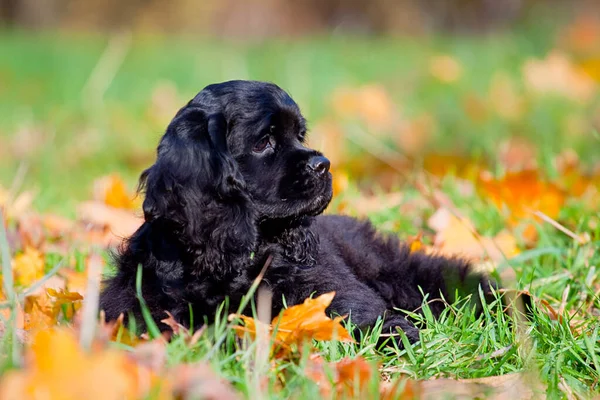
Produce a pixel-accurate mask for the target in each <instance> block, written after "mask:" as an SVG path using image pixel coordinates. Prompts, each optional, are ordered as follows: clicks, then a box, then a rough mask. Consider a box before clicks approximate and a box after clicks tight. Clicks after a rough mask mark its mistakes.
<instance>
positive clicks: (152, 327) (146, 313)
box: [135, 264, 161, 339]
mask: <svg viewBox="0 0 600 400" xmlns="http://www.w3.org/2000/svg"><path fill="white" fill-rule="evenodd" d="M135 290H136V297H137V299H138V301H139V302H140V308H141V309H142V316H143V317H144V322H145V323H146V327H147V328H148V333H149V334H150V337H151V338H152V339H155V338H157V337H160V336H161V334H160V329H158V326H157V325H156V322H154V318H152V314H151V313H150V310H149V309H148V305H147V304H146V300H144V297H143V296H142V265H141V264H140V265H138V269H137V274H136V277H135Z"/></svg>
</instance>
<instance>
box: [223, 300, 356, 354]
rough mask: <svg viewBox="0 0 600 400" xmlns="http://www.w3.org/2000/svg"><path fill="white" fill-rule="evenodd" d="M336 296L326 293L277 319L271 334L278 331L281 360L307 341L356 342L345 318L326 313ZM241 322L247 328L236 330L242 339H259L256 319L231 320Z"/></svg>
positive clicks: (233, 316) (289, 310)
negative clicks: (342, 322)
mask: <svg viewBox="0 0 600 400" xmlns="http://www.w3.org/2000/svg"><path fill="white" fill-rule="evenodd" d="M334 296H335V292H330V293H325V294H322V295H321V296H319V297H317V298H315V299H310V298H309V299H306V300H305V301H304V303H302V304H299V305H296V306H292V307H290V308H288V309H286V310H284V311H283V313H282V314H281V315H280V316H277V317H275V318H273V321H272V322H271V325H270V326H269V327H268V330H267V331H268V332H273V331H274V330H275V338H274V346H275V349H274V350H277V351H279V350H281V353H280V354H276V355H277V356H281V357H283V356H285V355H287V354H288V353H289V352H290V351H293V350H294V349H293V346H301V345H302V344H303V343H305V342H306V341H307V340H312V339H314V340H339V341H341V342H354V339H352V337H351V336H350V334H349V333H348V331H347V330H346V329H345V328H344V327H343V326H342V325H341V321H342V320H343V319H344V317H336V318H334V319H331V318H329V317H328V316H327V314H326V313H325V309H326V308H327V307H329V304H331V301H332V300H333V297H334ZM236 317H237V318H240V319H241V320H242V321H243V323H244V326H236V327H234V329H236V331H237V332H238V334H239V335H240V336H242V337H243V336H244V335H245V334H249V335H250V337H251V338H252V339H254V338H255V337H256V327H257V325H258V324H262V322H260V321H256V320H254V318H251V317H247V316H245V315H232V316H230V319H233V318H236Z"/></svg>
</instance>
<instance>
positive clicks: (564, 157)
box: [554, 149, 600, 197]
mask: <svg viewBox="0 0 600 400" xmlns="http://www.w3.org/2000/svg"><path fill="white" fill-rule="evenodd" d="M554 165H555V167H556V170H557V171H558V173H559V177H558V182H557V183H558V184H559V185H560V186H561V188H562V189H564V190H565V191H566V192H567V193H568V194H569V195H571V196H574V197H581V196H584V195H589V196H596V195H597V193H598V191H600V173H593V172H589V171H585V170H584V168H583V166H582V165H581V163H580V161H579V156H578V155H577V153H576V152H575V151H574V150H572V149H568V150H565V151H563V152H561V153H560V154H558V155H557V156H556V157H555V158H554Z"/></svg>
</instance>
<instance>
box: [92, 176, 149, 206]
mask: <svg viewBox="0 0 600 400" xmlns="http://www.w3.org/2000/svg"><path fill="white" fill-rule="evenodd" d="M94 199H95V200H97V201H101V202H103V203H104V204H106V205H107V206H111V207H115V208H125V209H135V208H138V207H139V205H140V199H139V198H137V197H136V196H135V195H134V194H133V193H129V192H128V191H127V189H126V187H125V182H123V179H121V178H120V177H119V176H118V175H109V176H105V177H102V178H99V179H97V180H96V181H95V182H94Z"/></svg>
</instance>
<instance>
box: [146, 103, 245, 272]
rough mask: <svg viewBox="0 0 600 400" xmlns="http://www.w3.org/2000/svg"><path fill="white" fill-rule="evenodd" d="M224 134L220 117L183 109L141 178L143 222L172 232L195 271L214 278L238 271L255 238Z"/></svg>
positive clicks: (225, 125)
mask: <svg viewBox="0 0 600 400" xmlns="http://www.w3.org/2000/svg"><path fill="white" fill-rule="evenodd" d="M226 134H227V122H226V121H225V118H224V117H223V115H222V114H220V113H216V114H210V115H207V113H206V112H205V111H204V110H203V109H202V108H200V107H197V106H194V105H188V106H186V107H184V108H183V109H181V110H180V111H179V112H178V114H177V115H176V116H175V118H174V119H173V121H172V122H171V123H170V124H169V126H168V128H167V131H166V133H165V135H164V136H163V138H162V139H161V142H160V144H159V146H158V152H157V160H156V163H155V164H154V165H153V166H152V167H150V168H149V169H147V170H146V171H144V172H143V174H142V176H141V178H140V187H141V188H142V189H145V192H146V198H145V200H144V205H143V209H144V217H145V219H146V222H149V223H158V224H160V226H162V227H164V228H165V229H166V230H167V231H173V233H174V234H175V235H177V241H178V242H180V243H181V244H182V245H183V247H184V248H186V249H187V251H189V253H190V254H192V255H193V257H192V258H193V262H194V263H195V264H198V265H197V267H198V268H200V269H201V270H207V269H208V270H210V271H211V272H214V273H219V272H227V271H230V270H231V269H232V268H237V267H236V266H237V265H238V264H239V262H242V260H243V259H245V257H248V256H249V255H250V252H251V251H253V249H254V245H255V242H256V238H257V233H256V227H255V223H254V221H255V215H254V209H253V207H252V202H251V200H250V198H249V196H248V195H247V192H246V189H245V183H244V179H243V177H242V175H241V173H240V172H239V170H238V167H237V163H236V162H235V160H234V159H233V158H232V157H231V155H230V154H229V151H228V149H227V141H226ZM165 234H166V233H165Z"/></svg>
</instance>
